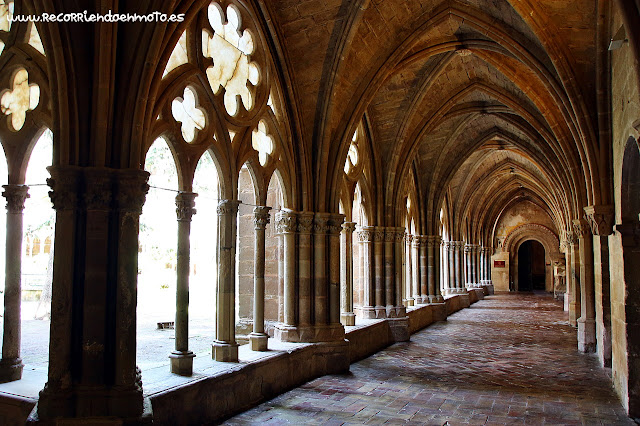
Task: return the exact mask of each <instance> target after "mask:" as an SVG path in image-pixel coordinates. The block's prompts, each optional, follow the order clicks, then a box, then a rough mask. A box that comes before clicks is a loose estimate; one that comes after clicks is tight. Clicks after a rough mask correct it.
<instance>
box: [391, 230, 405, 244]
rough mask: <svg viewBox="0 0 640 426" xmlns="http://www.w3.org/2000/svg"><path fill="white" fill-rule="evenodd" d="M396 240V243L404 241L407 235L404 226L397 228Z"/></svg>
mask: <svg viewBox="0 0 640 426" xmlns="http://www.w3.org/2000/svg"><path fill="white" fill-rule="evenodd" d="M394 235H395V241H396V243H401V242H403V241H404V238H405V235H406V231H405V229H404V228H402V227H399V228H396V232H395V234H394Z"/></svg>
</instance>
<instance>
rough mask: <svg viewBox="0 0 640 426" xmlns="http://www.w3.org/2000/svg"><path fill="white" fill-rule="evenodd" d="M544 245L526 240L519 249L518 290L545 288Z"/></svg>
mask: <svg viewBox="0 0 640 426" xmlns="http://www.w3.org/2000/svg"><path fill="white" fill-rule="evenodd" d="M544 267H545V264H544V247H543V246H542V244H540V243H539V242H537V241H532V240H529V241H525V242H524V243H523V244H522V245H521V246H520V249H518V291H533V290H545V282H544V281H545V271H544Z"/></svg>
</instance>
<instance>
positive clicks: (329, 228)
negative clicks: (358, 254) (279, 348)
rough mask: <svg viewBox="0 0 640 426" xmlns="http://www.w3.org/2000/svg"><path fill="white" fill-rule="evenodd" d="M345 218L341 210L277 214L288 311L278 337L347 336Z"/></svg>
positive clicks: (322, 338) (321, 338)
mask: <svg viewBox="0 0 640 426" xmlns="http://www.w3.org/2000/svg"><path fill="white" fill-rule="evenodd" d="M343 222H344V215H342V214H330V213H314V212H295V211H291V210H283V211H280V212H278V213H277V214H276V218H275V224H276V229H277V231H278V234H279V235H280V238H281V247H282V260H281V262H282V265H281V267H280V271H282V274H281V276H282V280H283V287H284V291H283V296H284V297H283V305H284V315H283V321H282V323H279V324H278V325H277V326H276V329H275V337H276V338H278V339H280V340H283V341H292V342H330V341H342V340H343V339H344V327H343V326H342V324H341V323H340V317H341V309H340V307H341V306H340V305H341V304H340V299H341V295H340V233H341V232H342V231H343V226H342V225H343ZM347 313H349V312H345V313H344V314H347ZM351 313H352V311H351Z"/></svg>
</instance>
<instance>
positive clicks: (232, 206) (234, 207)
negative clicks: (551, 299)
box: [216, 200, 240, 216]
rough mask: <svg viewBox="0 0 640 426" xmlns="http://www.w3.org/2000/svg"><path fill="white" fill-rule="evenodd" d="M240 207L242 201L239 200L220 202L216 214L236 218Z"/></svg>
mask: <svg viewBox="0 0 640 426" xmlns="http://www.w3.org/2000/svg"><path fill="white" fill-rule="evenodd" d="M239 205H240V201H238V200H220V202H219V203H218V208H217V209H216V212H217V213H218V216H226V215H230V216H235V215H237V214H238V206H239Z"/></svg>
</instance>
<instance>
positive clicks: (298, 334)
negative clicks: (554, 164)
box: [274, 324, 344, 343]
mask: <svg viewBox="0 0 640 426" xmlns="http://www.w3.org/2000/svg"><path fill="white" fill-rule="evenodd" d="M274 337H275V338H276V339H278V340H280V341H282V342H296V343H320V342H339V341H343V340H344V327H343V326H342V324H331V325H306V326H299V327H296V326H291V325H285V324H277V325H276V326H275V329H274Z"/></svg>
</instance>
